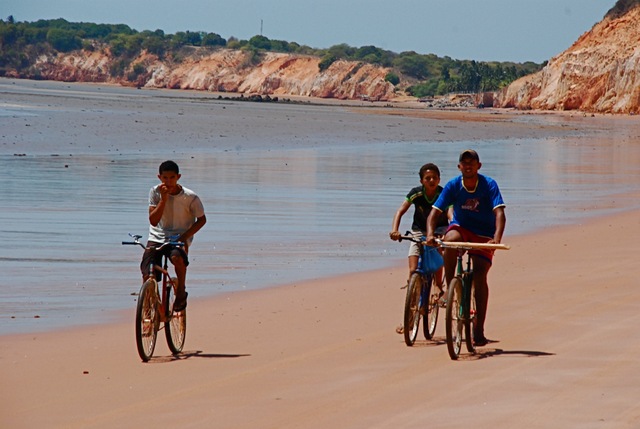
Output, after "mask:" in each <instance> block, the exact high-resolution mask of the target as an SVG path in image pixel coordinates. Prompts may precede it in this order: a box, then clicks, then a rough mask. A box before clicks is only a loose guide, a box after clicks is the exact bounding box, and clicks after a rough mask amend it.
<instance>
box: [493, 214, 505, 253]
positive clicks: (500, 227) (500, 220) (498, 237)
mask: <svg viewBox="0 0 640 429" xmlns="http://www.w3.org/2000/svg"><path fill="white" fill-rule="evenodd" d="M493 212H494V213H495V215H496V233H495V234H494V235H493V243H495V244H500V243H501V242H502V234H503V233H504V227H505V225H506V224H507V216H506V215H505V214H504V206H500V207H496V208H495V209H493Z"/></svg>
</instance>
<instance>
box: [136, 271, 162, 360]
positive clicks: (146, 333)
mask: <svg viewBox="0 0 640 429" xmlns="http://www.w3.org/2000/svg"><path fill="white" fill-rule="evenodd" d="M159 316H160V315H159V314H158V283H157V282H156V281H155V279H153V278H150V279H148V280H147V281H145V282H144V284H143V285H142V287H141V288H140V294H139V295H138V306H137V308H136V346H137V348H138V355H140V359H142V361H143V362H148V361H149V359H151V356H152V355H153V350H154V349H155V347H156V337H157V335H158V327H159V325H160V317H159Z"/></svg>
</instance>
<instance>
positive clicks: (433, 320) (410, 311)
mask: <svg viewBox="0 0 640 429" xmlns="http://www.w3.org/2000/svg"><path fill="white" fill-rule="evenodd" d="M409 234H410V232H409V231H407V232H406V233H405V235H402V236H400V238H399V240H398V241H402V240H410V241H413V242H414V243H418V244H420V246H419V247H420V254H419V256H418V269H417V270H416V271H414V272H413V273H412V274H411V277H409V283H408V284H407V296H406V298H405V303H404V321H403V334H404V342H405V344H406V345H407V346H409V347H412V346H413V344H414V343H415V341H416V338H417V337H418V331H419V328H420V318H421V317H422V318H423V319H424V323H423V324H422V330H423V334H424V337H425V339H427V340H431V339H432V338H433V334H434V333H435V331H436V325H437V323H438V312H439V305H438V300H439V299H440V290H439V289H438V288H436V287H433V284H434V280H435V273H432V272H429V271H427V270H425V269H424V263H423V261H424V252H425V241H424V240H425V237H424V236H423V237H420V238H419V239H418V238H415V237H413V236H412V235H409ZM441 284H442V283H441Z"/></svg>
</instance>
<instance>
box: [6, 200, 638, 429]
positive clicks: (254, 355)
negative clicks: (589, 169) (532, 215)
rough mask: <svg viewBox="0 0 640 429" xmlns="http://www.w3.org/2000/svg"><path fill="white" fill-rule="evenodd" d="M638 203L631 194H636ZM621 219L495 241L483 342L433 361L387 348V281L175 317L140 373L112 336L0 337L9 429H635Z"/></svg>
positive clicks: (391, 289) (630, 307) (631, 288)
mask: <svg viewBox="0 0 640 429" xmlns="http://www.w3.org/2000/svg"><path fill="white" fill-rule="evenodd" d="M636 197H638V195H636ZM639 214H640V213H639V212H637V211H636V212H630V213H624V214H619V215H616V216H612V217H609V218H605V219H596V220H591V221H588V222H585V223H584V224H581V225H574V226H571V227H564V228H555V229H553V230H549V231H546V232H544V233H540V234H535V235H531V236H511V237H508V240H506V241H508V243H509V244H511V245H512V246H513V247H512V250H510V251H505V252H502V253H500V254H499V255H497V256H496V261H495V266H494V268H493V270H492V272H491V274H490V285H491V299H490V308H489V315H488V321H487V335H488V337H489V338H490V339H491V340H492V341H491V343H490V344H489V345H488V346H487V347H484V348H482V349H479V352H478V353H477V354H476V355H463V356H462V357H461V359H460V360H459V361H457V362H453V361H451V360H450V359H449V357H448V355H447V351H446V345H445V344H444V343H443V334H444V332H443V323H442V319H441V320H440V323H439V327H438V330H437V332H436V339H435V341H429V342H427V341H424V340H422V341H419V342H417V344H416V346H415V347H413V348H408V347H406V346H405V345H404V343H403V340H402V337H401V336H399V335H397V334H396V333H395V332H394V326H395V325H396V323H397V322H398V321H399V320H400V317H401V306H402V300H403V291H401V290H400V289H399V288H398V285H400V284H401V283H402V281H403V278H404V275H405V271H404V267H399V268H398V269H393V270H382V271H377V272H370V273H364V274H355V275H348V276H341V277H339V278H328V279H321V280H317V281H312V282H307V283H303V284H292V285H286V286H282V287H278V288H274V289H268V290H262V291H256V292H247V293H235V294H229V295H227V296H224V297H219V298H216V299H211V300H199V301H196V302H193V303H192V304H191V305H190V308H189V332H188V338H187V345H186V351H185V353H184V354H183V355H181V356H179V357H177V358H173V357H171V355H170V353H169V352H168V349H167V348H166V345H164V344H163V342H162V341H161V342H160V344H159V347H158V348H157V351H156V356H157V357H154V358H153V359H152V361H151V362H150V363H149V364H141V363H140V362H139V360H138V358H137V355H136V352H135V345H134V339H133V320H132V315H128V316H127V317H128V319H130V320H126V319H127V318H124V319H125V320H123V322H122V323H118V324H112V325H107V326H95V327H90V328H84V329H71V330H67V331H63V332H56V333H50V334H32V335H17V336H7V337H3V338H1V339H0V343H1V344H2V348H1V350H2V352H1V360H2V368H3V369H2V385H3V389H2V393H1V394H0V395H1V396H0V403H1V404H2V405H1V407H2V410H1V412H0V415H1V416H2V418H1V420H2V421H1V423H2V426H3V427H12V428H33V427H48V428H111V427H139V426H141V425H168V426H180V427H188V428H198V427H218V428H256V427H258V428H300V427H304V428H362V427H374V428H398V427H402V428H414V427H415V428H418V427H425V426H429V427H441V428H449V427H451V428H455V427H462V426H465V425H475V427H483V428H489V427H491V428H512V427H515V426H520V427H527V428H548V427H564V428H568V427H576V428H585V427H599V428H633V427H637V426H638V424H640V406H638V402H637V398H638V394H639V393H640V388H639V387H638V385H637V382H636V380H635V377H634V376H633V374H636V373H637V372H638V371H639V370H640V363H638V360H637V359H636V354H637V347H638V346H637V341H636V338H637V333H636V331H637V326H636V322H640V316H639V315H638V311H637V308H636V307H637V305H636V303H637V302H638V300H639V299H640V291H639V289H638V288H637V287H636V283H637V281H636V280H637V279H636V275H635V266H636V265H637V264H636V261H635V250H636V249H637V242H638V240H639V239H640V232H639V231H640V217H639V216H638V215H639Z"/></svg>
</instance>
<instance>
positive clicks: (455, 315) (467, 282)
mask: <svg viewBox="0 0 640 429" xmlns="http://www.w3.org/2000/svg"><path fill="white" fill-rule="evenodd" d="M436 241H437V243H438V245H439V246H440V247H444V248H446V249H456V251H457V259H456V273H455V275H454V277H453V278H452V279H451V281H450V282H449V288H448V296H447V316H446V334H447V350H448V351H449V356H450V357H451V359H454V360H455V359H458V355H459V353H460V347H461V343H462V327H463V326H464V330H465V333H464V341H465V343H466V345H467V350H468V351H469V353H475V342H474V341H475V339H474V338H473V335H474V330H475V323H476V322H475V317H476V314H475V312H473V313H472V311H473V310H474V309H475V297H474V296H473V295H474V293H473V269H472V265H471V261H472V257H471V255H470V254H469V253H468V252H467V251H469V250H472V249H493V250H497V249H503V250H508V249H510V247H509V246H507V245H504V244H494V243H468V242H445V241H441V240H436ZM465 252H467V263H466V268H465V267H464V264H463V257H464V254H465Z"/></svg>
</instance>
